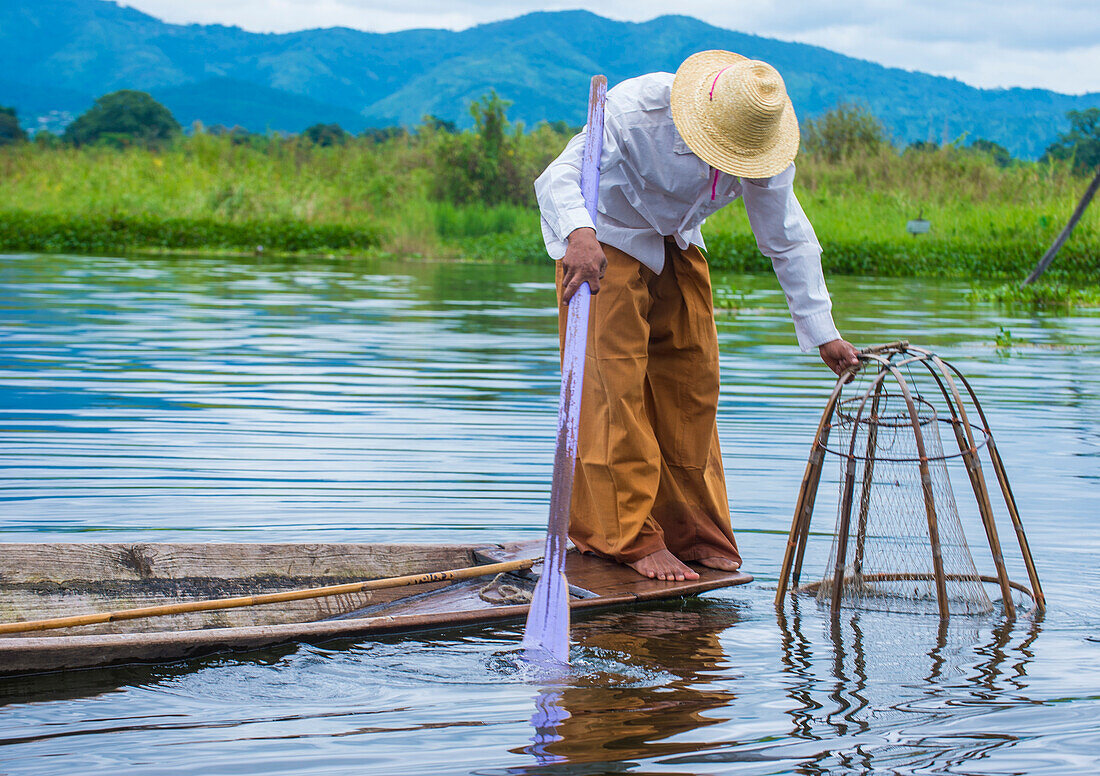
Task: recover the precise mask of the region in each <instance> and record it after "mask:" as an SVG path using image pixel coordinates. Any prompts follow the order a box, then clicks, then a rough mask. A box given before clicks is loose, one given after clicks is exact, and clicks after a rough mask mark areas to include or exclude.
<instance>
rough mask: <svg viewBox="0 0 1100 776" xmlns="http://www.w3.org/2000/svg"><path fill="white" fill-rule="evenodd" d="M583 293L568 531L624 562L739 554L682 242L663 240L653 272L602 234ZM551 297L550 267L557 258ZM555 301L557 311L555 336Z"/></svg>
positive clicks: (583, 544) (712, 389) (710, 376)
mask: <svg viewBox="0 0 1100 776" xmlns="http://www.w3.org/2000/svg"><path fill="white" fill-rule="evenodd" d="M603 250H604V254H605V256H606V257H607V272H606V273H605V275H604V277H603V280H602V281H601V283H600V292H599V293H598V294H596V295H595V296H593V297H592V307H591V312H590V314H589V323H588V348H587V353H586V358H585V364H584V388H583V393H582V396H581V416H580V432H579V435H580V439H579V445H578V447H579V449H578V451H577V466H576V470H575V471H576V475H575V479H574V482H573V501H572V505H571V512H570V522H569V537H570V538H571V539H572V540H573V542H574V544H576V545H577V547H578V548H579V549H580V550H582V551H590V552H594V553H596V554H598V555H602V556H604V557H608V558H612V559H614V560H617V561H620V562H633V561H636V560H638V559H639V558H642V557H644V556H646V555H649V554H650V553H652V552H656V551H657V550H660V549H661V548H662V547H667V548H668V549H669V550H670V551H671V552H672V553H673V554H674V555H676V556H677V557H678V558H680V559H681V560H684V561H691V560H698V559H700V558H707V557H714V556H721V557H726V558H730V559H733V560H736V561H740V559H741V558H740V555H738V552H737V544H736V542H735V540H734V538H733V531H732V529H731V527H730V513H729V502H728V500H727V498H726V481H725V473H724V471H723V469H722V455H721V452H720V451H719V449H718V424H717V415H718V332H717V330H716V329H715V326H714V310H713V306H712V300H711V289H710V272H709V269H708V267H707V262H706V259H705V258H704V257H703V254H702V252H701V251H700V250H699V249H698V248H697V247H696V246H694V245H692V246H689V247H688V249H687V250H683V251H681V250H680V249H679V248H678V247H677V246H676V245H675V244H674V243H668V242H666V244H665V268H664V271H663V272H661V274H660V275H658V274H656V273H654V272H653V271H652V270H650V269H649V268H648V267H646V266H645V265H644V264H642V263H641V262H639V261H637V260H636V259H634V258H632V257H631V256H628V255H627V254H625V253H623V252H622V251H620V250H617V249H616V248H612V247H611V246H609V245H604V246H603ZM557 277H558V283H557V287H558V298H559V305H560V299H561V279H562V268H561V263H560V262H559V263H558V269H557ZM566 318H567V316H566V308H565V306H559V308H558V322H559V326H558V328H559V332H560V335H561V339H562V342H563V343H564V340H565V324H566Z"/></svg>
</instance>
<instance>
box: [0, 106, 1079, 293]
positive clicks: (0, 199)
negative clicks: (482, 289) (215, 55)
mask: <svg viewBox="0 0 1100 776" xmlns="http://www.w3.org/2000/svg"><path fill="white" fill-rule="evenodd" d="M507 105H508V103H507V102H506V101H505V100H502V99H501V98H499V97H498V96H496V95H495V94H492V95H489V96H488V97H486V98H484V99H483V100H481V101H479V102H476V103H474V104H473V105H472V106H471V112H472V114H473V117H474V119H475V124H476V127H477V129H476V130H474V131H467V132H457V131H456V130H455V128H454V126H453V125H452V124H449V122H443V121H440V120H438V119H433V118H432V117H428V118H427V119H426V120H425V121H424V123H423V124H422V125H421V126H420V127H418V128H416V130H414V131H405V130H400V129H391V130H374V131H371V132H367V133H364V134H362V135H359V136H352V135H348V134H347V133H344V132H343V131H342V130H340V128H339V127H336V126H335V125H319V126H318V127H314V128H311V129H310V130H307V131H306V132H304V133H303V134H302V135H299V136H290V137H284V136H278V135H253V134H249V133H246V132H244V131H241V130H226V129H224V128H220V127H218V128H210V129H205V128H203V127H200V126H196V127H193V128H192V130H191V132H190V133H188V134H169V135H158V136H157V142H155V143H150V142H145V139H142V140H141V141H140V142H139V141H134V142H128V141H127V139H126V137H125V135H124V134H120V133H118V132H114V131H111V128H110V127H107V126H103V127H100V129H101V130H102V135H103V140H102V141H101V142H89V143H86V144H84V145H80V146H77V145H75V144H74V143H66V142H62V141H61V140H59V139H57V138H55V137H53V136H49V135H45V134H42V133H40V134H39V135H38V136H36V137H35V138H34V139H33V140H31V141H29V142H27V141H22V140H21V139H20V141H16V142H14V143H10V144H8V145H6V146H4V147H3V148H2V149H0V179H2V180H3V181H4V185H3V187H0V249H3V250H9V251H12V250H19V251H69V252H84V253H94V252H103V251H116V252H123V251H169V250H181V251H189V250H195V249H208V250H229V251H248V252H252V251H255V250H257V248H258V247H260V246H262V248H263V250H265V251H274V252H285V253H314V254H329V253H332V254H340V255H361V254H364V253H378V252H386V253H393V254H402V255H430V256H440V257H465V258H471V259H487V260H493V261H541V260H544V259H545V254H544V251H543V248H542V244H541V238H540V230H539V220H538V213H537V211H536V210H535V203H534V195H533V190H532V188H531V181H533V179H534V178H535V177H536V176H537V175H538V173H539V172H540V171H541V170H542V169H543V168H544V167H545V166H546V164H547V163H548V162H549V161H550V160H551V159H552V158H553V157H554V156H555V155H556V154H557V153H558V152H559V151H560V150H561V148H562V147H563V146H564V145H565V143H566V141H567V140H568V138H569V137H570V136H571V134H572V133H573V132H575V131H576V129H575V128H569V127H565V126H563V125H561V124H557V125H547V124H542V125H539V126H538V127H536V128H534V129H533V130H526V129H525V128H524V127H522V126H516V125H510V124H509V122H508V121H507V119H506V115H505V110H506V108H507ZM1089 126H1090V127H1091V124H1090V125H1089ZM1085 130H1088V127H1082V128H1077V129H1075V131H1077V132H1078V134H1080V133H1081V132H1084V131H1085ZM804 135H805V142H804V144H803V152H802V154H801V155H800V156H799V159H798V170H799V171H798V178H797V182H796V186H797V187H798V193H799V198H800V200H801V202H802V205H803V207H804V208H805V210H806V212H807V214H808V215H809V217H810V220H811V221H812V223H813V224H814V227H815V230H816V231H817V235H818V238H819V239H820V241H821V243H822V246H823V248H824V250H825V253H824V258H823V261H824V263H825V265H826V268H827V269H828V270H829V271H831V272H841V273H861V274H862V273H867V274H877V275H893V276H911V275H932V276H950V277H964V278H965V277H973V278H979V277H981V278H1005V279H1009V278H1016V277H1022V276H1023V275H1024V274H1026V272H1027V271H1028V270H1029V269H1030V268H1031V266H1032V265H1033V264H1034V263H1035V261H1036V259H1037V258H1038V257H1039V255H1041V253H1042V252H1043V250H1044V249H1045V248H1046V247H1047V246H1048V245H1049V244H1050V242H1051V241H1052V240H1053V238H1054V237H1055V235H1056V234H1057V233H1058V231H1059V230H1060V229H1061V227H1062V225H1063V224H1064V222H1065V219H1066V218H1067V216H1068V214H1069V213H1070V212H1071V211H1072V210H1073V208H1074V205H1075V204H1076V201H1077V198H1078V197H1079V196H1080V194H1081V191H1082V190H1083V189H1084V186H1085V182H1084V181H1083V180H1082V179H1081V178H1080V177H1077V175H1075V169H1074V168H1075V165H1077V157H1073V158H1072V159H1071V158H1070V157H1067V156H1065V154H1063V153H1062V151H1059V152H1058V154H1053V153H1052V154H1050V155H1049V157H1050V158H1048V159H1047V160H1046V161H1043V162H1023V161H1018V160H1010V159H1009V160H1006V158H1005V155H1004V154H1002V153H1000V151H1003V149H1000V148H999V147H995V145H996V144H991V143H983V142H981V141H979V142H975V143H971V144H970V145H968V146H964V145H962V143H958V144H953V145H946V146H935V145H931V144H921V145H920V146H911V147H909V148H907V149H904V150H899V149H897V148H896V147H894V146H893V145H892V144H891V142H890V141H889V138H888V137H887V136H886V135H885V133H884V132H883V131H882V129H881V126H880V125H879V124H878V123H877V122H876V121H875V120H874V119H873V117H870V116H869V115H867V114H866V112H864V111H862V110H861V109H859V108H858V107H853V106H841V107H840V108H838V109H837V111H836V112H834V113H833V114H830V115H826V116H824V117H821V118H820V119H817V120H815V121H812V122H808V123H807V125H806V127H805V129H804ZM1087 139H1088V138H1086V140H1087ZM1066 142H1068V140H1067V141H1066ZM1063 145H1064V144H1063ZM1081 148H1082V149H1084V150H1087V148H1088V147H1086V146H1081ZM1063 150H1064V148H1063ZM918 216H922V217H923V218H925V219H927V220H928V221H930V222H931V231H930V232H929V233H928V234H922V235H919V236H912V235H910V234H909V233H908V232H907V231H906V223H907V221H909V220H910V219H915V218H917V217H918ZM704 235H705V237H706V239H707V244H708V255H709V258H710V261H711V263H712V265H713V266H715V267H717V268H724V269H731V270H739V271H757V270H766V269H767V268H768V266H769V262H768V260H767V259H765V258H764V257H763V256H761V255H760V253H759V251H758V250H757V249H756V245H755V240H754V239H753V236H752V232H751V229H750V228H749V224H748V219H747V218H746V216H745V213H744V209H743V207H742V206H741V205H740V204H735V205H734V206H732V207H730V208H726V209H725V210H723V211H721V212H719V213H718V214H716V215H715V216H713V217H712V218H711V219H710V220H709V221H708V223H707V225H706V227H705V228H704ZM1098 267H1100V209H1097V208H1093V209H1092V211H1091V212H1088V213H1086V215H1085V217H1084V219H1083V220H1082V221H1081V223H1080V224H1079V225H1078V227H1077V229H1076V231H1075V232H1074V234H1073V236H1072V238H1071V239H1070V241H1069V242H1068V243H1067V244H1066V246H1065V247H1064V248H1063V249H1062V253H1061V254H1060V255H1059V257H1058V259H1057V260H1056V261H1055V263H1054V265H1053V267H1052V269H1051V271H1050V273H1049V275H1050V279H1051V280H1053V281H1060V282H1063V283H1064V282H1067V281H1073V282H1075V283H1077V282H1078V281H1081V280H1091V281H1092V282H1096V279H1097V276H1098ZM1034 293H1037V292H1034Z"/></svg>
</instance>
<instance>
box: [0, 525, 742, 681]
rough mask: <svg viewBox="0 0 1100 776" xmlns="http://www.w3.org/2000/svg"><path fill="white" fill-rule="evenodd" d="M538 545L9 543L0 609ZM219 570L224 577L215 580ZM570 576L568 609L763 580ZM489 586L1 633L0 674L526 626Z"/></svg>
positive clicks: (492, 555) (519, 612)
mask: <svg viewBox="0 0 1100 776" xmlns="http://www.w3.org/2000/svg"><path fill="white" fill-rule="evenodd" d="M540 549H541V546H540V543H537V542H527V543H514V544H504V545H492V546H488V547H486V546H484V545H399V544H387V545H381V544H358V545H356V544H347V545H343V544H341V545H305V544H192V545H183V544H144V545H90V544H56V545H29V544H28V545H12V544H9V545H4V547H3V560H2V561H0V601H2V605H3V609H4V613H5V616H4V617H3V619H4V621H13V620H30V619H35V618H41V617H50V616H61V615H68V614H73V613H76V612H77V611H80V610H81V607H83V611H87V612H91V611H110V610H112V609H123V608H131V607H132V606H134V605H142V604H148V603H150V602H158V603H163V602H171V601H174V600H186V599H191V600H194V598H195V597H196V596H194V595H192V593H193V591H194V590H195V589H197V590H198V591H199V592H200V593H201V594H202V595H203V596H204V597H225V596H228V595H232V594H239V592H240V591H241V590H242V589H247V590H252V591H264V590H272V589H287V588H288V587H293V586H295V585H297V586H298V587H305V586H308V585H305V584H303V580H310V581H311V582H317V583H318V584H332V583H338V582H341V581H347V580H348V579H349V578H354V579H371V578H382V577H390V576H399V575H402V574H412V573H422V572H426V571H438V570H441V569H444V568H458V567H462V566H472V565H479V564H488V563H493V562H498V561H502V560H512V559H519V558H530V557H535V556H536V555H537V554H538V552H539V550H540ZM135 558H138V559H144V560H137V561H135ZM218 569H221V571H220V572H219V575H218V576H214V575H212V573H211V572H213V571H216V570H218ZM536 571H537V569H536ZM566 575H567V578H568V580H569V583H570V585H571V586H572V592H573V596H572V599H571V601H570V608H571V609H572V610H574V611H578V612H581V611H588V610H593V609H602V608H608V607H616V606H626V605H631V604H636V603H639V602H644V601H655V600H662V599H672V598H680V597H684V596H690V595H697V594H699V593H701V592H704V591H707V590H713V589H716V588H720V587H729V586H732V585H741V584H745V583H747V582H750V581H752V577H751V576H749V575H748V574H744V573H741V572H733V573H727V572H718V571H714V570H710V569H700V579H699V580H693V581H691V582H660V581H657V580H647V579H643V578H641V577H639V576H638V575H637V574H636V573H635V572H633V571H631V570H630V569H627V568H625V567H623V566H620V565H618V564H615V563H610V562H608V561H605V560H603V559H600V558H595V557H592V556H581V555H578V554H577V553H575V552H571V553H570V554H569V557H568V559H567V563H566ZM526 576H527V577H528V578H527V579H524V577H523V576H518V577H514V578H510V579H509V580H508V581H510V582H512V583H514V584H513V587H523V586H524V585H526V586H528V587H529V586H530V585H531V584H533V582H532V580H531V578H530V576H531V575H530V574H528V575H526ZM88 577H94V578H88ZM490 579H491V577H488V578H485V579H475V580H471V581H466V582H458V583H436V584H433V585H431V586H417V587H415V588H400V589H397V590H392V591H374V592H372V593H364V594H359V595H351V596H341V597H339V599H340V600H336V601H333V600H326V599H317V600H316V601H303V602H296V605H295V606H287V605H285V604H284V605H276V606H267V607H245V608H242V609H238V610H223V611H220V612H215V613H209V614H206V615H201V614H190V615H187V616H186V619H184V618H181V617H180V616H176V615H173V616H171V617H159V618H152V619H149V620H133V621H126V622H116V623H109V624H106V625H97V626H93V627H94V628H96V629H98V632H86V631H82V629H76V628H71V629H66V630H64V631H53V632H50V631H43V632H41V633H35V634H34V635H18V634H15V635H9V636H4V637H0V674H8V675H10V674H20V673H32V672H40V671H58V670H65V669H74V668H88V667H93V666H107V665H118V664H125V663H159V662H168V661H177V660H185V659H189V658H195V657H201V656H206V655H211V654H217V653H222V652H231V651H247V650H255V649H261V648H268V647H274V646H278V645H282V644H289V643H295V642H308V643H318V642H325V641H330V640H334V639H345V638H348V639H353V638H364V637H371V636H377V635H384V634H397V633H412V632H417V631H426V630H436V629H443V628H454V627H461V626H466V625H476V624H479V623H489V622H500V621H507V620H520V619H522V618H524V617H526V615H527V610H528V606H527V605H526V604H522V603H504V604H501V603H499V602H494V601H493V599H491V598H490V599H489V600H486V597H484V596H482V595H479V593H480V592H481V591H482V588H483V587H484V586H485V584H486V583H487V582H489V581H490ZM188 580H191V582H188ZM195 580H200V581H195ZM425 587H427V588H428V589H425ZM219 591H220V594H219ZM211 593H213V594H214V595H211ZM227 612H232V616H231V617H230V615H228V614H227ZM280 619H282V620H289V621H279V620H280Z"/></svg>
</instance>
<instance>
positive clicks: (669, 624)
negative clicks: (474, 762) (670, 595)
mask: <svg viewBox="0 0 1100 776" xmlns="http://www.w3.org/2000/svg"><path fill="white" fill-rule="evenodd" d="M739 621H740V616H739V613H738V611H737V610H736V609H735V608H733V607H730V606H728V605H726V604H723V603H721V602H717V601H706V602H699V603H698V604H696V603H695V602H692V603H687V604H685V608H684V609H674V608H672V607H669V606H660V607H654V608H651V609H644V608H642V609H634V610H632V611H630V612H616V613H615V614H614V615H607V616H604V617H594V618H591V619H588V620H586V621H585V622H583V623H580V624H578V625H576V626H575V628H574V633H575V635H576V636H577V638H578V640H579V641H580V642H582V643H583V644H584V645H585V648H586V649H587V650H598V651H599V654H601V655H603V656H614V657H613V660H614V662H612V663H611V664H610V665H607V666H606V667H604V668H601V672H602V671H603V670H607V671H609V672H612V673H611V675H613V676H614V675H615V674H616V673H617V672H622V673H623V675H622V676H619V677H617V681H614V682H612V683H610V684H605V683H603V682H596V683H593V682H590V681H581V682H577V683H573V682H570V683H569V685H568V686H564V687H558V688H555V689H554V690H551V691H544V692H543V693H542V694H541V695H540V696H539V698H538V699H537V700H536V713H535V717H533V718H532V720H531V721H532V724H534V725H535V726H536V731H535V736H534V738H533V740H534V741H535V745H534V746H532V747H528V748H527V749H526V751H528V752H529V753H531V754H534V755H535V756H536V757H537V758H538V760H539V762H540V763H542V764H549V763H565V762H568V763H574V764H580V763H601V764H602V765H604V768H603V769H600V770H596V769H594V768H591V769H585V768H580V769H578V770H576V771H575V772H576V773H611V772H616V773H617V772H620V770H621V771H622V772H624V773H625V772H627V771H630V770H632V768H631V767H630V765H629V762H630V761H631V760H636V759H639V758H652V757H663V756H667V755H671V754H680V753H684V752H693V751H695V750H697V749H698V748H699V744H698V741H699V738H698V737H691V736H689V737H687V738H681V737H680V736H679V734H680V733H685V732H688V731H697V730H701V729H703V728H706V727H708V726H710V725H718V724H721V723H722V722H724V721H725V719H723V715H722V714H714V713H713V710H715V709H723V708H728V707H730V706H731V705H733V704H734V703H735V702H736V700H737V696H736V695H735V694H734V693H733V691H732V690H731V689H730V683H729V682H728V681H726V680H727V679H728V677H726V676H724V675H723V672H722V670H721V667H722V666H723V665H725V664H726V663H728V661H729V655H727V654H726V651H725V649H724V648H723V647H722V643H721V639H720V638H719V633H721V632H722V631H725V630H727V629H728V628H730V627H732V626H733V625H735V624H736V623H737V622H739ZM594 654H595V653H594ZM605 659H607V658H606V657H601V658H599V660H601V661H602V660H605ZM620 661H621V663H622V665H621V666H617V665H616V664H617V663H619V662H620ZM669 675H671V676H669ZM656 676H662V677H669V678H668V679H665V680H663V681H654V679H655V677H656ZM708 740H709V744H708V746H715V745H719V744H720V743H721V742H716V741H714V740H713V738H711V739H708ZM616 765H618V766H619V767H616ZM522 772H523V773H529V774H536V773H546V774H549V773H559V774H563V773H567V772H573V771H567V770H566V769H565V768H561V769H560V770H553V769H552V768H548V769H547V770H539V769H528V770H524V771H522Z"/></svg>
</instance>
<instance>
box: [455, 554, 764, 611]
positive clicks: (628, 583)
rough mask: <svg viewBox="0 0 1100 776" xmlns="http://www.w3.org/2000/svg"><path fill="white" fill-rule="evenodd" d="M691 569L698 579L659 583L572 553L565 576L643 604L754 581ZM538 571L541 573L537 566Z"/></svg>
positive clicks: (619, 566)
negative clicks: (697, 575)
mask: <svg viewBox="0 0 1100 776" xmlns="http://www.w3.org/2000/svg"><path fill="white" fill-rule="evenodd" d="M538 549H540V543H539V542H515V543H511V544H504V545H502V546H501V547H500V548H499V549H498V550H495V551H486V550H484V549H480V550H478V551H477V552H476V553H475V555H481V556H483V557H486V558H492V559H493V560H494V561H497V562H500V561H504V560H515V559H518V558H530V557H531V556H532V551H534V552H537V551H538ZM692 568H693V569H694V570H695V571H696V572H698V574H699V579H696V580H684V581H683V582H677V581H675V580H673V581H667V582H662V581H661V580H658V579H646V578H645V577H643V576H641V575H640V574H639V573H638V572H636V571H634V570H633V569H631V568H628V567H627V566H623V565H622V564H619V563H614V562H612V561H609V560H605V559H604V558H599V557H596V556H595V555H581V554H580V553H578V552H577V551H576V550H570V551H569V554H568V555H567V556H566V561H565V575H566V577H567V578H568V579H569V582H570V584H571V585H575V586H576V587H578V588H581V589H582V590H585V591H591V592H592V593H595V594H596V595H599V596H608V595H612V596H618V595H632V596H634V597H636V598H637V599H638V600H641V601H651V600H658V599H661V598H679V597H683V596H689V595H697V594H699V593H702V592H706V591H707V590H715V589H717V588H720V587H730V586H734V585H744V584H747V583H749V582H752V579H753V578H752V576H751V575H749V574H746V573H744V572H742V571H734V572H728V571H718V570H716V569H708V568H706V567H704V566H700V565H699V564H693V565H692ZM535 570H536V571H538V567H537V566H536V567H535Z"/></svg>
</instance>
